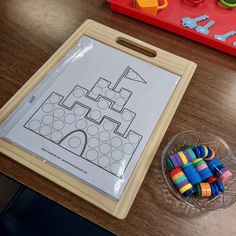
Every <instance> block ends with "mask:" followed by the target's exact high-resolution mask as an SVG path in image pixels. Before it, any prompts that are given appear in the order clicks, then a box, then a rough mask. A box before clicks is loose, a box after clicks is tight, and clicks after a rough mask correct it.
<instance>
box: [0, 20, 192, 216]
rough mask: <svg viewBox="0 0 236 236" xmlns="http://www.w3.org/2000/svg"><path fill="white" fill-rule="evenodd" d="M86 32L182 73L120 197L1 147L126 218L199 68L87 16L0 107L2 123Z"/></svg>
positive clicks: (3, 143) (11, 146) (4, 144)
mask: <svg viewBox="0 0 236 236" xmlns="http://www.w3.org/2000/svg"><path fill="white" fill-rule="evenodd" d="M84 35H86V36H88V37H91V38H93V39H96V40H98V41H100V42H103V43H105V44H107V45H109V46H111V47H113V48H117V49H119V50H121V51H123V52H125V53H127V54H130V55H133V56H135V57H136V58H140V59H141V60H143V61H146V62H149V63H151V64H153V65H156V66H158V67H161V68H163V69H165V70H167V71H170V72H173V73H175V74H177V75H179V76H181V78H180V80H179V82H178V84H177V86H176V88H175V90H174V92H173V94H172V96H171V98H170V100H169V102H168V104H167V106H166V108H165V110H164V112H163V113H162V115H161V118H160V120H159V122H158V123H157V125H156V127H155V129H154V131H153V133H152V136H151V138H150V139H149V141H148V143H147V145H146V147H145V149H144V151H143V153H142V156H141V157H140V159H139V161H138V164H137V165H136V167H135V169H134V171H133V173H132V176H131V177H130V180H129V182H128V184H127V186H126V188H125V191H124V193H123V194H122V196H121V198H120V200H119V201H116V200H114V199H112V198H110V197H109V196H107V195H104V194H103V193H101V192H98V191H97V190H96V189H94V188H92V187H90V186H89V185H87V184H85V183H84V182H81V181H78V180H77V179H75V178H73V177H72V176H70V175H68V174H66V173H65V172H63V171H61V170H59V169H57V168H54V167H53V166H51V165H48V164H47V163H44V162H43V161H41V160H40V159H38V158H36V157H34V156H33V155H32V154H31V153H29V152H26V151H25V150H24V149H21V148H19V147H18V146H16V145H14V144H12V143H10V142H8V141H7V140H5V139H4V138H1V139H0V151H1V152H2V153H4V154H5V155H7V156H9V157H10V158H12V159H13V160H15V161H17V162H19V163H20V164H22V165H24V166H26V167H28V168H29V169H31V170H33V171H35V172H37V173H39V174H41V175H42V176H44V177H46V178H48V179H49V180H51V181H53V182H55V183H57V184H58V185H60V186H62V187H64V188H65V189H67V190H69V191H71V192H72V193H74V194H76V195H78V196H80V197H81V198H83V199H86V200H87V201H89V202H90V203H92V204H94V205H95V206H97V207H99V208H101V209H102V210H104V211H106V212H108V213H109V214H111V215H113V216H114V217H117V218H119V219H124V218H125V217H126V216H127V214H128V211H129V209H130V207H131V205H132V203H133V201H134V198H135V196H136V194H137V192H138V190H139V187H140V185H141V183H142V181H143V179H144V177H145V174H146V172H147V170H148V168H149V166H150V164H151V162H152V160H153V158H154V155H155V153H156V151H157V148H158V146H159V144H160V142H161V140H162V138H163V136H164V134H165V132H166V129H167V127H168V125H169V123H170V121H171V119H172V117H173V115H174V113H175V111H176V109H177V107H178V104H179V102H180V100H181V98H182V96H183V94H184V92H185V90H186V88H187V86H188V84H189V82H190V80H191V77H192V75H193V73H194V71H195V69H196V64H195V63H193V62H191V61H188V60H186V59H183V58H181V57H178V56H176V55H173V54H171V53H168V52H166V51H163V50H161V49H159V48H156V47H153V46H151V45H149V44H147V43H144V42H142V41H140V40H137V39H135V38H132V37H130V36H128V35H125V34H123V33H121V32H118V31H115V30H113V29H111V28H108V27H106V26H104V25H101V24H99V23H97V22H94V21H92V20H86V21H85V22H84V23H83V24H82V25H81V26H80V28H79V29H78V30H77V31H75V32H74V33H73V35H72V36H71V37H70V38H69V39H68V40H67V41H66V42H65V43H64V44H63V45H62V46H61V47H60V48H59V49H58V50H57V52H56V53H55V54H54V55H53V56H52V57H51V58H50V59H49V60H48V61H47V62H46V63H45V64H44V65H43V66H42V67H41V68H40V69H39V70H38V71H37V72H36V73H35V74H34V75H33V76H32V77H31V79H30V80H29V81H28V82H27V83H26V84H25V85H24V86H23V87H22V88H21V89H20V90H19V91H18V92H17V93H16V94H15V95H14V96H13V97H12V98H11V99H10V100H9V101H8V102H7V103H6V104H5V105H4V106H3V107H2V109H1V110H0V124H2V122H3V121H4V120H5V119H6V118H7V117H8V116H9V115H10V114H11V113H12V112H13V111H14V110H15V108H16V107H17V106H18V105H19V104H20V103H21V101H22V100H23V99H24V98H25V97H26V96H27V95H28V94H29V93H30V92H31V91H32V89H34V88H35V87H36V86H37V85H38V84H39V83H40V82H41V81H42V80H43V79H44V77H45V76H46V75H47V73H48V72H49V70H50V69H51V68H52V67H53V66H54V65H55V64H56V63H58V62H59V61H60V59H62V58H63V57H64V55H65V54H66V53H67V52H68V50H69V49H70V48H71V47H72V46H73V45H74V44H75V43H76V42H77V41H78V40H79V39H80V38H81V37H82V36H84ZM118 39H119V40H120V39H122V40H123V41H125V42H127V43H128V44H132V45H133V46H135V47H136V48H137V47H138V48H139V49H142V50H144V51H149V52H152V54H153V53H154V54H156V56H155V57H149V56H146V55H143V54H142V53H140V52H137V51H135V50H133V49H130V48H128V47H126V46H122V45H120V44H118V43H117V40H118Z"/></svg>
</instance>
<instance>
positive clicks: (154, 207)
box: [0, 0, 236, 236]
mask: <svg viewBox="0 0 236 236" xmlns="http://www.w3.org/2000/svg"><path fill="white" fill-rule="evenodd" d="M87 18H90V19H93V20H96V21H98V22H100V23H103V24H105V25H108V26H110V27H112V28H114V29H117V30H120V31H122V32H124V33H127V34H129V35H131V36H134V37H136V38H138V39H140V40H143V41H145V42H147V43H150V44H152V45H154V46H157V47H160V48H162V49H164V50H167V51H169V52H172V53H174V54H177V55H179V56H182V57H184V58H187V59H189V60H192V61H194V62H196V63H197V64H198V68H197V70H196V72H195V74H194V76H193V78H192V81H191V83H190V84H189V86H188V89H187V91H186V93H185V95H184V97H183V99H182V101H181V103H180V105H179V107H178V109H177V112H176V113H175V116H174V118H173V120H172V122H171V124H170V126H169V128H168V130H167V132H166V134H165V136H164V139H163V141H162V143H161V145H160V148H159V150H158V152H157V153H156V156H155V159H154V160H153V162H152V165H151V167H150V169H149V171H148V173H147V175H146V177H145V180H144V182H143V184H142V186H141V189H140V191H139V192H138V195H137V197H136V199H135V201H134V204H133V206H132V208H131V210H130V212H129V214H128V217H127V218H126V219H125V220H123V221H120V220H117V219H115V218H113V217H111V216H110V215H108V214H106V213H104V212H103V211H101V210H99V209H98V208H96V207H94V206H92V205H91V204H89V203H87V202H86V201H84V200H82V199H80V198H79V197H77V196H75V195H73V194H71V193H69V192H68V191H65V190H64V189H62V188H61V187H58V186H57V185H55V184H53V183H52V182H50V181H48V180H47V179H45V178H43V177H41V176H39V175H38V174H35V173H33V172H32V171H30V170H28V169H27V168H25V167H23V166H21V165H19V164H17V163H15V162H14V161H12V160H10V159H8V158H7V157H6V156H4V155H2V154H0V171H1V172H2V173H5V174H6V175H8V176H10V177H12V178H13V179H15V180H17V181H19V182H20V183H23V184H25V185H26V186H28V187H30V188H32V189H34V190H36V191H38V192H39V193H42V194H43V195H45V196H47V197H49V198H50V199H53V200H54V201H56V202H57V203H59V204H61V205H63V206H65V207H67V208H69V209H71V210H72V211H74V212H77V213H79V214H80V215H82V216H84V217H86V218H87V219H89V220H91V221H93V222H95V223H97V224H99V225H101V226H103V227H105V228H106V229H108V230H110V231H112V232H113V233H115V234H118V235H163V236H164V235H168V236H170V235H203V234H205V235H208V236H211V235H222V236H225V235H236V226H235V223H236V204H235V205H233V206H232V207H230V208H228V209H225V210H223V211H218V212H209V213H200V212H198V211H196V210H194V209H191V208H188V207H186V206H184V205H183V204H181V203H180V202H177V201H176V200H174V198H173V197H172V196H171V195H170V194H168V191H167V189H166V187H165V185H164V184H163V180H162V178H161V175H160V155H161V152H162V150H163V148H164V147H165V145H166V144H167V142H168V140H169V139H170V138H171V137H172V136H173V135H174V134H176V133H178V132H180V131H183V130H189V129H194V130H196V131H198V130H199V131H209V132H211V133H214V134H216V135H219V136H221V137H222V138H223V139H225V140H226V141H227V142H228V144H229V146H230V147H231V149H232V151H233V152H234V153H236V139H235V135H236V122H235V121H236V59H235V58H234V57H232V56H229V55H226V54H224V53H222V52H219V51H216V50H214V49H211V48H209V47H206V46H203V45H200V44H198V43H195V42H192V41H190V40H188V39H185V38H182V37H180V36H177V35H174V34H171V33H169V32H166V31H163V30H160V29H158V28H155V27H152V26H150V25H147V24H144V23H141V22H138V21H136V20H134V19H131V18H128V17H125V16H122V15H120V14H118V13H114V12H111V10H110V9H109V7H108V5H107V4H106V3H105V2H104V1H103V0H86V1H85V0H40V1H36V0H1V1H0V107H2V106H3V105H4V104H5V103H6V102H7V101H8V99H9V98H10V97H11V96H12V95H13V94H14V93H15V92H16V91H17V90H18V89H19V88H20V87H21V86H22V85H23V84H24V83H25V82H26V81H27V80H28V79H29V78H30V77H31V76H32V75H33V74H34V73H35V72H36V71H37V70H38V69H39V68H40V67H41V66H42V65H43V64H44V62H45V61H46V60H47V59H48V58H49V57H50V56H51V55H52V54H53V53H54V52H55V51H56V50H57V49H58V48H59V47H60V46H61V45H62V44H63V42H64V41H65V40H66V39H67V38H68V37H69V36H70V35H71V34H72V33H73V32H74V31H75V30H76V29H77V28H78V27H79V26H80V24H81V23H82V22H83V21H84V20H85V19H87Z"/></svg>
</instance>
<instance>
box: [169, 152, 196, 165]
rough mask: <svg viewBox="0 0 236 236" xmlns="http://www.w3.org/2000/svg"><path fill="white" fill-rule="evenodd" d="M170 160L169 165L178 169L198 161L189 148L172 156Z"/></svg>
mask: <svg viewBox="0 0 236 236" xmlns="http://www.w3.org/2000/svg"><path fill="white" fill-rule="evenodd" d="M168 159H169V161H168V163H167V165H168V166H169V167H171V164H172V165H173V166H174V167H175V168H176V167H180V166H182V165H184V164H187V163H189V162H192V161H194V160H195V159H196V155H195V154H194V152H193V151H192V149H191V148H187V149H186V150H183V151H180V152H177V153H174V154H172V155H170V157H169V158H168ZM169 162H171V163H169ZM170 169H171V168H170Z"/></svg>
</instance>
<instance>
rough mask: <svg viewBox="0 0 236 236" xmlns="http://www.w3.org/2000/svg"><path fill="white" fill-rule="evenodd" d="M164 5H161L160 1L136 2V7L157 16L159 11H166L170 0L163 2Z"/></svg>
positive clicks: (145, 0)
mask: <svg viewBox="0 0 236 236" xmlns="http://www.w3.org/2000/svg"><path fill="white" fill-rule="evenodd" d="M163 1H164V3H163V5H159V3H158V0H135V2H136V7H137V8H138V9H139V10H141V11H143V12H144V13H146V14H149V15H153V16H155V15H157V12H158V10H161V9H164V8H166V7H167V5H168V0H163Z"/></svg>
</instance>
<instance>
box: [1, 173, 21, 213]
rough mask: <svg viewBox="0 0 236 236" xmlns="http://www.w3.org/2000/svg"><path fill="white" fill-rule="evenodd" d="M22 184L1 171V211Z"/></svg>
mask: <svg viewBox="0 0 236 236" xmlns="http://www.w3.org/2000/svg"><path fill="white" fill-rule="evenodd" d="M20 186H21V185H20V184H19V183H17V182H15V181H14V180H12V179H10V178H8V177H6V176H5V175H3V174H1V173H0V213H1V212H2V211H3V209H4V208H5V207H6V205H7V204H8V203H9V201H10V200H11V199H12V197H13V196H14V195H15V193H16V192H17V190H18V189H19V188H20Z"/></svg>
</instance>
